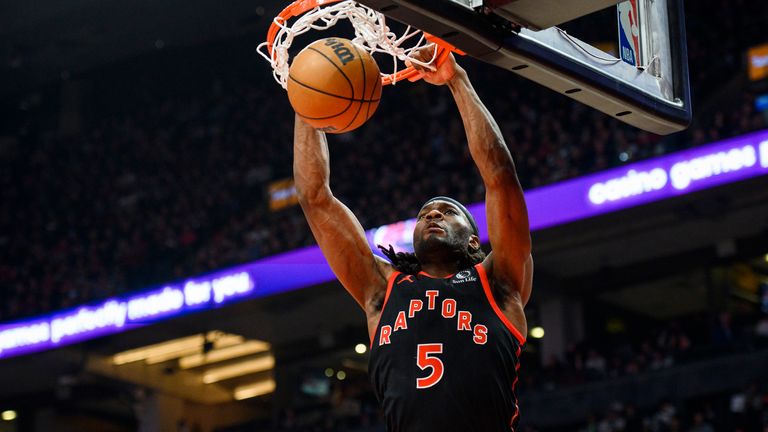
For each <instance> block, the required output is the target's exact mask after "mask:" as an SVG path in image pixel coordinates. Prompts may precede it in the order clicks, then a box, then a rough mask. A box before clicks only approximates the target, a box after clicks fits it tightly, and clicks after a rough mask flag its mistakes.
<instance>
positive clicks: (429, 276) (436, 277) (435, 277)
mask: <svg viewBox="0 0 768 432" xmlns="http://www.w3.org/2000/svg"><path fill="white" fill-rule="evenodd" d="M419 274H420V275H424V276H426V277H428V278H431V279H450V278H452V277H453V276H454V275H455V274H450V275H448V276H445V277H439V276H432V275H431V274H429V273H427V272H425V271H424V270H422V271H420V272H419Z"/></svg>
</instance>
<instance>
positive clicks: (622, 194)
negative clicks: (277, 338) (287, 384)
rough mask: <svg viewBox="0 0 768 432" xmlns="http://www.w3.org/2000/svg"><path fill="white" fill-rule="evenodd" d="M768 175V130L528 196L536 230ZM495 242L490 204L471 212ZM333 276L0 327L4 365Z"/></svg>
mask: <svg viewBox="0 0 768 432" xmlns="http://www.w3.org/2000/svg"><path fill="white" fill-rule="evenodd" d="M766 174H768V131H762V132H757V133H753V134H749V135H744V136H741V137H738V138H734V139H729V140H726V141H721V142H719V143H716V144H712V145H708V146H702V147H697V148H695V149H691V150H686V151H682V152H678V153H675V154H671V155H667V156H663V157H659V158H656V159H652V160H648V161H644V162H638V163H634V164H629V165H626V166H624V167H622V168H615V169H611V170H607V171H603V172H600V173H597V174H593V175H589V176H584V177H580V178H577V179H573V180H568V181H565V182H561V183H558V184H554V185H551V186H546V187H542V188H537V189H534V190H530V191H528V192H527V193H526V202H527V204H528V213H529V215H530V221H531V229H532V230H538V229H542V228H547V227H551V226H555V225H560V224H564V223H567V222H572V221H575V220H579V219H584V218H588V217H593V216H598V215H601V214H605V213H609V212H614V211H618V210H622V209H626V208H630V207H635V206H639V205H643V204H646V203H650V202H654V201H659V200H663V199H667V198H671V197H674V196H679V195H683V194H687V193H690V192H693V191H698V190H702V189H707V188H711V187H715V186H719V185H723V184H728V183H733V182H737V181H741V180H745V179H748V178H753V177H758V176H762V175H766ZM468 208H469V211H470V212H472V214H473V215H474V216H475V220H476V221H477V225H478V228H479V229H480V238H481V240H483V241H487V240H488V229H487V222H486V217H485V205H484V204H483V203H479V204H474V205H471V206H469V207H468ZM413 224H414V221H413V220H407V221H402V222H397V223H394V224H390V225H386V226H383V227H379V228H375V229H372V230H369V231H367V232H366V235H367V237H368V241H369V243H370V244H371V247H372V248H373V249H374V250H375V251H377V252H378V250H377V249H376V247H375V245H376V244H384V245H389V244H392V245H394V246H395V247H396V248H398V249H401V250H402V249H406V250H407V249H409V248H410V243H411V233H412V232H413ZM333 279H334V276H333V273H332V272H331V269H330V268H329V267H328V264H327V263H326V261H325V258H324V257H323V255H322V253H321V252H320V249H319V248H317V247H316V246H313V247H307V248H303V249H299V250H296V251H292V252H288V253H285V254H281V255H276V256H273V257H269V258H265V259H262V260H259V261H256V262H254V263H251V264H247V265H243V266H238V267H234V268H230V269H227V270H223V271H220V272H217V273H213V274H210V275H207V276H202V277H197V278H193V279H189V280H186V281H183V282H181V283H177V284H170V285H166V286H164V287H162V288H158V289H153V290H149V291H144V292H142V293H139V294H133V295H131V296H125V297H117V298H112V299H108V300H106V301H103V302H100V303H96V304H92V305H87V306H82V307H79V308H76V309H71V310H66V311H61V312H57V313H55V314H51V315H46V316H44V317H39V318H35V319H31V320H26V321H22V322H14V323H6V324H2V325H0V359H2V358H6V357H12V356H17V355H21V354H26V353H32V352H37V351H42V350H46V349H52V348H57V347H59V346H63V345H68V344H72V343H76V342H82V341H85V340H88V339H93V338H95V337H99V336H104V335H109V334H114V333H118V332H121V331H124V330H126V329H131V328H137V327H141V326H144V325H147V324H150V323H153V322H156V321H158V320H162V319H169V318H172V317H177V316H180V315H183V314H186V313H189V312H193V311H199V310H207V309H211V308H215V307H218V306H220V305H224V304H227V303H231V302H235V301H239V300H243V299H246V298H257V297H263V296H267V295H271V294H276V293H280V292H285V291H289V290H292V289H297V288H303V287H307V286H312V285H316V284H319V283H323V282H328V281H331V280H333Z"/></svg>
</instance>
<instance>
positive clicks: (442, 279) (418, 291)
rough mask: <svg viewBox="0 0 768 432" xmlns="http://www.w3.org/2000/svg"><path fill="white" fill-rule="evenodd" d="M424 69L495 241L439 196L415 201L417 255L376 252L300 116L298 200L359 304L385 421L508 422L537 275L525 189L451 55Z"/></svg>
mask: <svg viewBox="0 0 768 432" xmlns="http://www.w3.org/2000/svg"><path fill="white" fill-rule="evenodd" d="M418 54H419V55H420V56H421V57H422V58H424V59H428V58H429V57H430V56H431V54H432V52H431V51H428V50H422V51H421V52H419V53H418ZM421 72H422V73H423V75H424V80H425V81H427V82H428V83H431V84H435V85H447V86H448V88H449V89H450V90H451V92H452V93H453V97H454V99H455V100H456V104H457V105H458V108H459V112H460V113H461V118H462V120H463V122H464V129H465V130H466V133H467V140H468V142H469V150H470V153H471V154H472V159H474V161H475V164H477V167H478V169H479V171H480V175H481V176H482V178H483V183H484V184H485V189H486V215H487V220H488V235H489V237H490V243H491V248H492V252H491V253H489V254H488V256H485V254H484V252H483V251H482V250H481V249H480V240H479V238H478V230H477V226H476V224H475V221H474V219H473V218H472V216H471V214H470V213H469V212H468V211H467V210H466V208H464V206H463V205H461V204H460V203H459V202H457V201H455V200H453V199H451V198H447V197H436V198H432V199H430V200H428V201H427V202H426V203H425V204H424V205H423V206H422V208H421V209H420V210H419V212H418V215H417V218H418V220H417V223H416V227H415V229H414V232H413V245H414V249H415V254H405V253H396V252H395V251H394V250H393V249H392V248H391V247H390V248H387V249H385V248H382V250H383V251H384V253H385V255H386V256H387V257H388V258H389V259H390V261H391V263H389V262H386V260H384V259H382V258H379V257H377V256H375V255H374V254H373V253H372V251H371V249H370V248H369V246H368V242H367V241H366V238H365V234H364V232H363V229H362V227H361V226H360V223H359V222H358V220H357V219H356V218H355V215H354V214H352V212H351V211H350V210H349V209H348V208H347V207H346V206H345V205H344V204H342V203H341V202H340V201H339V200H338V199H336V198H335V197H334V196H333V194H332V193H331V190H330V187H329V182H328V179H329V174H330V173H329V171H330V169H329V162H328V146H327V143H326V140H325V136H324V134H323V133H322V132H318V131H316V130H314V129H312V128H311V127H310V126H308V125H307V124H305V123H304V122H303V121H302V120H301V119H300V118H299V117H296V127H295V136H294V167H293V168H294V176H295V181H296V187H297V189H298V193H299V201H300V203H301V207H302V209H303V210H304V214H305V215H306V217H307V220H308V221H309V225H310V227H311V229H312V233H313V234H314V236H315V239H316V240H317V243H318V244H319V245H320V248H321V249H322V251H323V253H324V254H325V257H326V259H327V260H328V263H329V264H330V266H331V268H332V269H333V272H334V273H335V274H336V276H337V277H338V279H339V281H340V282H341V284H342V285H343V286H344V287H345V288H346V289H347V291H349V293H350V294H351V295H352V296H353V297H354V298H355V300H356V301H357V302H358V303H359V304H360V306H361V307H362V308H363V310H364V311H365V315H366V318H367V320H368V331H369V334H370V337H371V357H370V374H371V379H372V382H373V385H374V391H375V392H376V395H377V397H378V399H379V402H380V403H381V405H382V408H383V411H384V414H385V417H386V420H387V429H388V431H390V432H394V431H398V432H399V431H414V432H432V431H435V432H437V431H440V432H449V431H478V432H491V431H510V430H515V429H516V425H517V422H518V418H519V415H518V414H519V412H518V406H517V397H516V395H515V385H516V383H517V369H518V367H519V356H520V350H521V346H522V345H523V343H524V342H525V337H524V335H525V334H526V333H527V323H526V319H525V314H524V312H523V307H524V306H525V304H526V303H527V302H528V298H529V297H530V295H531V282H532V277H533V261H532V259H531V238H530V232H529V228H528V214H527V210H526V206H525V201H524V198H523V192H522V189H521V187H520V182H519V181H518V179H517V174H516V172H515V165H514V163H513V161H512V157H511V155H510V152H509V150H508V149H507V147H506V144H505V143H504V140H503V138H502V136H501V133H500V132H499V128H498V126H497V125H496V123H495V121H494V120H493V118H492V117H491V114H490V113H489V112H488V110H487V109H486V108H485V106H483V104H482V102H480V99H479V98H478V96H477V94H476V93H475V91H474V89H473V88H472V85H471V84H470V82H469V79H468V78H467V74H466V72H465V71H464V70H463V69H462V68H461V67H460V66H458V65H457V64H456V61H455V59H454V58H453V56H451V57H450V58H449V59H448V60H447V61H446V62H445V63H443V64H442V65H441V66H440V67H439V68H438V69H437V70H436V71H434V72H430V71H426V70H423V69H422V70H421ZM424 174H425V175H427V174H428V173H424ZM380 247H381V246H380Z"/></svg>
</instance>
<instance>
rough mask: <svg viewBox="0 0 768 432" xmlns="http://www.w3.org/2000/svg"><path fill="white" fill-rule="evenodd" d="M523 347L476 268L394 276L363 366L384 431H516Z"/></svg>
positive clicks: (518, 336)
mask: <svg viewBox="0 0 768 432" xmlns="http://www.w3.org/2000/svg"><path fill="white" fill-rule="evenodd" d="M524 342H525V339H524V338H523V336H522V335H521V334H520V332H519V331H518V330H517V329H516V328H515V327H514V326H513V325H512V324H511V323H510V322H509V320H508V319H507V318H506V317H505V316H504V315H503V313H502V312H501V310H500V309H499V307H498V305H497V304H496V302H495V301H494V299H493V295H492V294H491V290H490V285H489V283H488V278H487V276H486V274H485V270H484V269H483V267H482V265H481V264H478V265H476V266H474V267H473V268H470V269H467V270H463V271H460V272H458V273H456V274H455V275H453V276H450V277H447V278H433V277H431V276H429V275H427V274H426V273H423V272H422V273H420V274H419V275H405V274H402V273H399V272H395V273H394V274H393V275H392V276H391V277H390V278H389V281H388V285H387V293H386V296H385V300H384V306H383V308H382V311H381V318H380V321H379V324H378V326H377V328H376V333H375V335H374V337H373V341H372V342H371V354H370V365H369V371H370V375H371V381H372V382H373V388H374V392H375V393H376V397H377V398H378V400H379V403H380V404H381V406H382V409H383V411H384V415H385V417H386V421H387V430H388V431H389V432H410V431H413V432H438V431H439V432H451V431H457V432H458V431H462V432H472V431H476V432H496V431H498V432H502V431H506V432H510V431H514V430H516V427H517V422H518V417H519V415H518V414H519V413H518V406H517V396H516V394H515V386H516V384H517V370H518V368H519V367H520V362H519V358H520V350H521V347H522V345H523V343H524Z"/></svg>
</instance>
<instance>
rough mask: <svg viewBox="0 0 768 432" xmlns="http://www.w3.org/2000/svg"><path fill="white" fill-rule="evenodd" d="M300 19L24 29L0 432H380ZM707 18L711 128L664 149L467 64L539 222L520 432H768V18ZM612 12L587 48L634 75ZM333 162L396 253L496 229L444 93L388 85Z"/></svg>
mask: <svg viewBox="0 0 768 432" xmlns="http://www.w3.org/2000/svg"><path fill="white" fill-rule="evenodd" d="M284 6H285V5H284V4H282V3H278V2H272V1H270V2H265V1H263V0H255V1H254V0H251V1H244V0H226V1H221V2H217V1H208V0H192V1H186V2H180V1H176V0H160V1H156V2H151V1H142V0H140V1H137V2H119V1H116V0H102V1H91V0H71V1H67V2H54V1H50V0H38V1H34V2H23V1H19V2H5V3H3V4H2V5H1V6H0V198H1V199H2V206H1V207H0V432H69V431H99V432H122V431H142V432H144V431H163V432H165V431H169V432H212V431H215V432H240V431H270V432H272V431H275V432H277V431H286V432H288V431H296V432H298V431H356V432H372V431H384V430H385V427H384V424H383V420H382V417H381V414H380V411H379V408H378V404H377V401H376V399H375V397H374V395H373V393H372V390H371V386H370V383H369V379H368V374H367V367H368V352H367V351H368V336H367V332H366V328H365V322H364V315H363V313H362V312H361V310H360V309H359V308H358V306H357V305H356V304H355V302H354V300H352V298H351V297H350V296H349V295H348V294H347V293H346V292H345V291H344V289H343V288H342V287H341V285H340V284H339V283H338V282H336V281H335V279H334V278H333V276H332V274H331V273H330V271H329V269H328V267H327V265H325V261H324V259H323V258H322V256H321V255H320V254H319V250H318V249H317V248H316V246H315V244H314V240H313V238H312V235H311V233H310V231H309V228H308V226H307V223H306V221H305V219H304V216H303V214H302V212H301V209H300V208H299V207H298V206H297V205H296V195H295V189H294V187H293V182H292V178H291V176H292V138H293V121H294V117H293V111H292V110H291V107H290V105H289V104H288V100H287V97H286V95H285V92H284V91H283V90H282V89H281V88H280V86H279V85H277V84H276V83H275V81H274V80H273V78H272V74H271V72H272V70H271V68H270V66H269V65H268V64H267V63H266V62H265V61H264V60H263V59H262V58H261V57H259V56H258V55H257V53H256V46H257V45H258V44H259V43H261V42H262V41H263V40H264V38H265V33H266V31H267V27H268V26H269V24H270V22H271V20H272V18H273V17H274V16H275V14H276V13H278V12H279V10H280V9H281V8H282V7H284ZM684 6H685V21H686V29H687V30H686V32H687V44H688V64H689V68H690V82H691V94H692V100H693V114H694V117H693V121H692V123H691V125H690V127H688V128H687V129H686V130H684V131H682V132H678V133H674V134H671V135H667V136H658V135H654V134H651V133H649V132H644V131H641V130H640V129H637V128H634V127H632V126H628V125H626V124H624V123H621V122H619V121H618V120H616V119H614V118H612V117H611V116H608V115H605V114H602V113H601V112H599V111H596V110H594V109H592V108H589V107H587V106H584V105H582V104H579V103H578V102H575V101H573V100H571V99H569V98H567V97H566V96H564V95H561V94H558V93H556V92H553V91H551V90H549V89H547V88H544V87H542V86H539V85H537V84H535V83H532V82H531V81H527V80H525V79H523V78H521V77H519V76H517V75H515V74H512V73H510V72H508V71H505V70H502V69H499V68H495V67H493V66H490V65H487V64H484V63H481V62H479V61H476V60H474V59H472V58H469V57H461V58H459V62H460V64H461V65H463V66H464V67H465V68H466V69H467V70H468V72H469V76H470V78H471V79H472V80H473V83H474V85H475V87H476V89H477V91H478V93H479V95H480V97H481V98H482V99H483V100H484V102H485V103H486V105H487V106H488V108H489V110H490V111H491V113H492V114H493V115H494V117H495V118H496V120H497V121H498V123H499V125H500V127H501V130H502V132H503V135H504V138H505V139H506V142H507V145H508V146H509V149H510V151H511V153H512V155H513V157H514V159H515V163H516V165H517V170H518V174H519V177H520V180H521V182H522V184H523V187H524V189H525V191H526V197H527V201H528V205H529V212H530V215H531V228H532V232H533V233H532V236H533V255H534V257H535V260H536V276H535V279H534V289H533V296H532V300H531V302H530V303H529V304H528V306H527V307H526V313H527V316H528V322H529V334H528V335H527V338H528V340H527V343H526V345H525V349H524V353H523V355H522V368H521V370H520V377H521V378H520V382H519V383H518V388H519V396H520V407H521V420H520V427H519V431H524V432H533V431H541V432H549V431H552V432H556V431H585V432H619V431H626V432H638V431H651V432H672V431H686V432H712V431H717V432H720V431H723V432H736V431H741V432H765V431H768V32H767V31H766V29H767V28H768V3H767V2H765V1H763V0H687V1H685V4H684ZM615 14H616V12H615V7H613V8H609V9H607V10H606V11H603V12H598V13H597V14H595V15H594V16H593V17H591V18H590V19H589V20H587V19H586V18H585V19H579V20H576V21H573V22H569V23H567V24H565V25H564V28H566V29H568V30H569V31H573V32H574V33H575V34H578V35H579V37H580V38H581V39H583V40H585V41H588V42H589V43H590V44H593V45H596V46H601V47H606V48H605V49H606V50H608V51H611V49H612V50H614V52H615V50H616V40H617V37H616V34H617V30H616V17H615ZM588 18H589V17H588ZM345 31H348V30H345V29H344V27H343V26H340V27H339V32H341V34H342V35H343V34H344V32H345ZM324 35H330V34H328V32H326V33H318V32H315V33H308V34H306V35H303V36H301V38H300V39H299V42H297V44H298V43H300V44H303V45H306V44H307V43H309V42H311V41H312V40H314V39H317V38H320V37H325V36H324ZM329 141H330V153H331V186H332V189H333V191H334V194H335V195H336V196H337V197H339V198H340V199H341V200H342V201H343V202H344V203H346V204H347V205H348V206H349V207H350V208H351V209H352V211H353V212H354V213H355V214H356V215H357V216H358V217H359V219H360V221H361V223H362V225H363V226H364V228H365V229H366V230H367V231H366V232H367V235H368V236H369V240H370V241H371V242H372V243H379V244H393V245H401V246H402V245H407V244H408V243H409V242H410V234H411V232H412V229H413V225H412V221H411V218H413V217H414V216H415V213H416V211H418V209H419V206H420V205H421V203H423V202H424V200H425V199H427V198H428V197H431V196H435V195H448V196H452V197H455V198H456V199H458V200H460V201H462V202H464V203H467V204H468V207H469V208H470V211H472V212H473V213H474V214H475V215H476V217H477V218H478V220H479V221H480V222H481V225H482V226H481V231H483V230H485V225H484V206H483V200H484V190H483V186H482V183H481V180H480V177H479V175H478V173H477V171H476V168H475V166H474V164H473V162H472V160H471V158H470V155H469V152H468V149H467V145H466V141H465V136H464V131H463V127H462V123H461V120H460V118H459V116H458V112H457V110H456V108H455V106H454V104H453V101H452V99H451V97H450V93H449V92H448V91H447V89H445V88H439V87H434V86H430V85H427V84H425V83H409V82H405V83H398V84H397V85H395V86H394V87H392V86H388V87H386V88H385V89H384V91H383V95H382V100H381V105H380V107H379V110H378V112H376V114H375V115H374V116H373V118H372V119H371V120H370V121H369V122H368V123H366V124H365V125H364V126H362V127H361V128H359V129H358V130H355V131H353V132H351V133H348V134H342V135H338V136H331V137H330V138H329ZM484 241H487V235H486V236H485V238H484ZM486 246H487V244H486ZM474 366H475V367H478V368H482V367H483V365H474ZM425 415H439V413H425Z"/></svg>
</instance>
